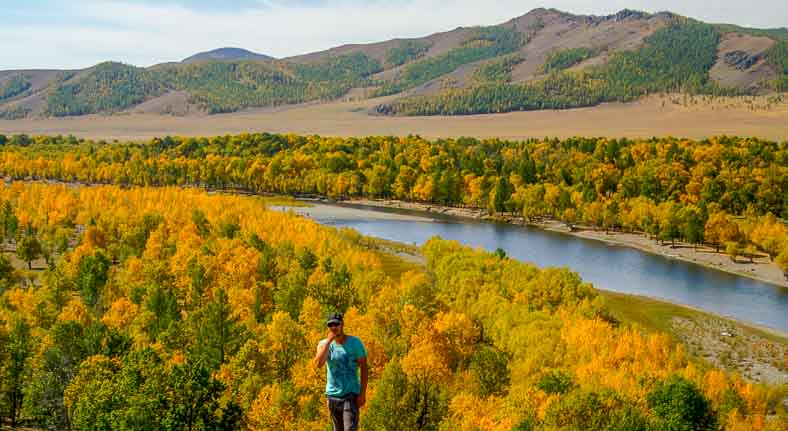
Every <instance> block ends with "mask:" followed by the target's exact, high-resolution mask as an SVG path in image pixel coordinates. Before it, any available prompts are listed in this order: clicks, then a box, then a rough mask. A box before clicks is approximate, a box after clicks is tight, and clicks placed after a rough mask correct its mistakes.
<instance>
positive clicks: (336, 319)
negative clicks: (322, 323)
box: [326, 313, 342, 325]
mask: <svg viewBox="0 0 788 431" xmlns="http://www.w3.org/2000/svg"><path fill="white" fill-rule="evenodd" d="M329 323H338V324H341V323H342V315H341V314H339V313H331V314H329V315H328V319H327V320H326V325H328V324H329Z"/></svg>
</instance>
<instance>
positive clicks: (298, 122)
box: [0, 95, 788, 140]
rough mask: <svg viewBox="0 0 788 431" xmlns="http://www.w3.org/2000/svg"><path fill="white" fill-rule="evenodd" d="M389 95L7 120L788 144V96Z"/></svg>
mask: <svg viewBox="0 0 788 431" xmlns="http://www.w3.org/2000/svg"><path fill="white" fill-rule="evenodd" d="M387 100H388V99H387V98H380V99H368V100H361V101H341V102H332V103H324V104H311V105H299V106H291V107H284V108H278V109H257V110H248V111H243V112H236V113H232V114H220V115H210V116H208V115H193V114H192V115H183V116H178V115H160V114H149V113H138V112H137V113H123V114H116V115H111V116H102V115H90V116H82V117H69V118H47V119H24V120H14V121H7V120H3V121H0V133H3V134H15V133H27V134H33V135H40V134H48V135H52V134H63V135H66V134H73V135H75V136H79V137H87V138H100V139H108V140H109V139H118V140H142V139H148V138H151V137H156V136H165V135H181V136H212V135H222V134H237V133H243V132H277V133H291V132H292V133H298V134H320V135H327V136H367V135H399V136H402V135H408V134H418V135H422V136H424V137H428V138H438V137H459V136H473V137H480V138H485V137H497V138H502V139H522V138H528V137H538V138H542V137H546V136H547V137H559V138H565V137H571V136H608V137H629V138H635V137H651V136H677V137H686V138H695V139H698V138H704V137H708V136H714V135H739V136H756V137H760V138H766V139H772V140H786V139H788V96H786V95H783V96H782V97H775V96H771V97H766V96H762V97H746V98H714V99H712V98H708V97H702V96H701V97H694V98H693V97H689V96H686V97H685V96H682V95H663V96H652V97H648V98H645V99H643V100H641V101H638V102H635V103H610V104H604V105H601V106H597V107H591V108H580V109H570V110H562V111H531V112H513V113H507V114H492V115H472V116H455V117H440V116H436V117H384V116H375V115H370V114H369V113H368V112H369V110H370V108H371V107H373V106H375V105H376V104H379V103H382V102H385V101H387Z"/></svg>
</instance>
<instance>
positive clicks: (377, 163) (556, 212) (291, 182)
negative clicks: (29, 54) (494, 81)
mask: <svg viewBox="0 0 788 431" xmlns="http://www.w3.org/2000/svg"><path fill="white" fill-rule="evenodd" d="M0 145H1V147H0V174H3V175H5V176H7V177H9V178H12V179H18V180H21V179H50V180H60V181H66V182H80V183H102V184H117V185H140V186H149V185H154V186H168V185H179V186H185V185H188V186H199V187H206V188H211V189H235V190H245V191H249V192H254V193H280V194H289V195H301V196H303V195H310V196H324V197H329V198H333V199H352V198H356V197H365V198H371V199H378V198H389V199H400V200H405V201H415V202H426V203H435V204H440V205H447V206H465V207H471V208H480V209H484V210H486V211H487V212H488V213H489V214H492V215H503V216H506V215H515V216H519V217H523V218H524V220H525V221H526V222H531V223H539V222H540V221H544V220H559V221H561V222H563V223H565V224H566V225H567V226H568V227H570V228H575V227H581V228H590V229H600V230H602V229H603V230H605V231H626V232H640V233H642V234H644V235H647V236H648V237H649V238H652V239H654V240H655V241H660V242H675V241H683V242H685V243H689V244H708V245H711V246H714V247H715V248H716V249H717V250H718V251H724V252H727V253H729V254H731V257H732V258H733V259H736V258H738V257H739V256H745V257H746V256H755V255H759V254H761V255H763V254H766V255H768V256H769V258H771V259H772V260H774V261H775V262H776V263H777V264H778V265H779V266H780V267H781V268H782V269H783V270H784V271H786V272H787V273H788V226H786V224H785V222H784V220H785V219H786V218H788V194H786V190H788V142H781V143H778V142H771V141H766V140H761V139H757V138H736V137H725V136H721V137H713V138H708V139H704V140H701V141H693V140H688V139H677V138H669V137H667V138H652V139H608V138H571V139H565V140H558V139H541V140H540V139H531V140H528V141H502V140H498V139H487V140H477V139H472V138H460V139H439V140H434V141H429V140H426V139H423V138H421V137H419V136H408V137H390V136H389V137H365V138H331V137H320V136H297V135H277V134H267V133H262V134H244V135H237V136H219V137H212V138H184V137H165V138H162V139H159V138H157V139H154V140H151V141H150V142H146V143H114V144H112V145H105V143H103V142H100V141H99V142H94V141H90V140H79V139H76V138H74V137H59V136H58V137H47V136H39V137H32V138H31V137H29V136H26V135H15V136H10V137H5V136H2V135H0Z"/></svg>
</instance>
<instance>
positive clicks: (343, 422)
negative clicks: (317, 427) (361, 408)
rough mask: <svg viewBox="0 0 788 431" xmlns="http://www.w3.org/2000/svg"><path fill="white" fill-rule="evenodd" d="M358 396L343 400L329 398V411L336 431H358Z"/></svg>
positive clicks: (352, 395) (350, 396)
mask: <svg viewBox="0 0 788 431" xmlns="http://www.w3.org/2000/svg"><path fill="white" fill-rule="evenodd" d="M356 396H357V395H356V394H350V395H347V396H345V397H343V398H335V397H327V398H328V411H329V414H330V415H331V425H333V426H334V431H358V407H357V406H356Z"/></svg>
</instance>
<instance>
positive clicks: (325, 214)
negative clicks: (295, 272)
mask: <svg viewBox="0 0 788 431" xmlns="http://www.w3.org/2000/svg"><path fill="white" fill-rule="evenodd" d="M305 201H306V202H307V203H309V206H304V207H289V206H278V205H272V206H269V208H271V209H274V210H289V211H293V212H294V213H296V214H298V215H302V216H305V217H309V218H313V219H315V220H319V221H327V220H343V219H344V220H346V219H353V220H355V219H358V218H364V219H369V220H393V221H417V222H431V221H433V220H432V219H431V218H429V217H428V216H415V215H408V214H395V213H389V212H381V211H374V210H365V209H357V208H345V207H341V206H337V205H326V204H321V203H320V201H313V200H305Z"/></svg>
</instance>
